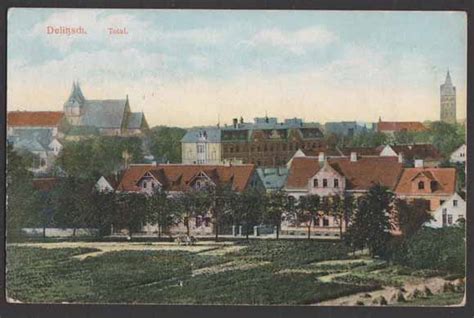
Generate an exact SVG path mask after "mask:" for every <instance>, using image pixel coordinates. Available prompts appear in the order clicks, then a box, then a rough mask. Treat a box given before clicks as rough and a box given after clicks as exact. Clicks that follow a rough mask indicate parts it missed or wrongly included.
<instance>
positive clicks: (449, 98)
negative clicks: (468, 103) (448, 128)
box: [440, 71, 456, 124]
mask: <svg viewBox="0 0 474 318" xmlns="http://www.w3.org/2000/svg"><path fill="white" fill-rule="evenodd" d="M440 120H441V121H443V122H445V123H449V124H455V123H456V87H455V86H454V85H453V83H452V82H451V75H450V74H449V71H448V73H447V74H446V80H445V81H444V84H441V86H440Z"/></svg>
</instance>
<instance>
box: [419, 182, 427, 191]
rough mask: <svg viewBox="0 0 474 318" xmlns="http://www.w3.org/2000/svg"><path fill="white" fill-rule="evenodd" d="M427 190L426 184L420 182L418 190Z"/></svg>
mask: <svg viewBox="0 0 474 318" xmlns="http://www.w3.org/2000/svg"><path fill="white" fill-rule="evenodd" d="M424 189H425V183H424V182H423V181H420V182H418V190H424Z"/></svg>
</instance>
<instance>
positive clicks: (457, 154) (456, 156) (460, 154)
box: [449, 144, 467, 163]
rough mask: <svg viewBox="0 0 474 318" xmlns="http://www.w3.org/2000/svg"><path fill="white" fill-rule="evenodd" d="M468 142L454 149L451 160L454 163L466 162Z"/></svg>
mask: <svg viewBox="0 0 474 318" xmlns="http://www.w3.org/2000/svg"><path fill="white" fill-rule="evenodd" d="M466 152H467V147H466V144H463V145H461V146H460V147H459V148H458V149H456V150H454V151H453V153H452V154H451V156H450V157H449V161H450V162H452V163H466Z"/></svg>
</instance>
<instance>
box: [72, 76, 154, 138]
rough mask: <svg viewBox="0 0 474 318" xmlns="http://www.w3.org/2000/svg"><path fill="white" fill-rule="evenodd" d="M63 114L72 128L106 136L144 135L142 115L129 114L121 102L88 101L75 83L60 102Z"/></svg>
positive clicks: (126, 104)
mask: <svg viewBox="0 0 474 318" xmlns="http://www.w3.org/2000/svg"><path fill="white" fill-rule="evenodd" d="M64 115H65V118H66V120H67V121H68V123H69V125H71V126H72V127H78V128H86V129H90V128H92V129H95V130H97V131H98V132H99V133H100V134H101V135H106V136H133V135H140V134H143V133H146V132H147V130H148V128H149V127H148V124H147V121H146V119H145V115H144V114H143V112H136V113H135V112H132V111H131V110H130V103H129V101H128V95H127V97H126V98H125V99H104V100H89V99H86V98H85V97H84V95H83V94H82V90H81V88H80V86H79V83H78V82H73V84H72V91H71V94H70V96H69V98H68V99H67V101H66V102H65V103H64Z"/></svg>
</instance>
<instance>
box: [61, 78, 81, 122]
mask: <svg viewBox="0 0 474 318" xmlns="http://www.w3.org/2000/svg"><path fill="white" fill-rule="evenodd" d="M85 100H86V99H85V97H84V95H83V94H82V91H81V87H80V86H79V82H78V81H73V82H72V90H71V94H70V95H69V98H68V99H67V101H66V102H65V103H64V113H65V114H66V117H67V118H68V119H69V121H70V122H71V123H72V124H73V125H77V123H78V122H79V118H80V116H81V115H82V114H83V106H84V102H85Z"/></svg>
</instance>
